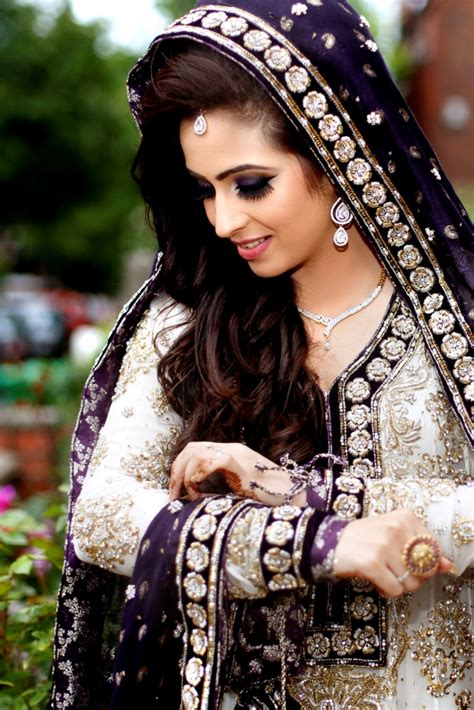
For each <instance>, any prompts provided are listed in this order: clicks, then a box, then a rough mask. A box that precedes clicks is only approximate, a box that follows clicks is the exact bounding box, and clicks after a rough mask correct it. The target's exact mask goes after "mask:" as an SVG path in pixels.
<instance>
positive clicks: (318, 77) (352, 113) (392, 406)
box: [53, 0, 474, 709]
mask: <svg viewBox="0 0 474 710" xmlns="http://www.w3.org/2000/svg"><path fill="white" fill-rule="evenodd" d="M129 87H130V101H131V105H132V111H133V113H134V116H135V118H136V120H137V122H138V124H139V126H140V129H141V132H142V143H141V147H140V150H139V153H138V156H137V161H136V175H137V178H138V180H139V182H140V184H141V187H142V191H143V194H144V197H145V200H146V202H147V203H148V205H149V207H150V211H151V216H152V219H153V221H154V225H155V228H156V232H157V235H158V237H159V240H160V247H161V249H162V256H161V257H160V258H159V259H158V260H157V264H156V268H155V270H154V272H153V274H152V276H151V278H150V279H149V280H148V281H147V282H146V284H145V285H144V287H143V288H142V290H141V291H140V292H139V293H138V294H137V296H136V297H135V298H134V299H133V300H132V302H131V303H130V304H129V305H128V306H127V308H126V309H125V312H124V313H123V314H122V316H121V317H120V319H119V322H118V324H117V327H116V329H115V331H114V333H113V334H112V336H111V339H110V341H109V345H108V347H107V349H106V350H105V352H104V354H103V355H102V357H101V358H100V359H99V362H98V363H97V365H96V367H95V370H94V372H93V373H92V375H91V378H90V380H89V382H88V385H87V386H86V391H85V396H84V401H83V407H82V413H81V417H80V419H79V424H78V428H77V431H76V437H75V442H74V450H73V489H72V496H71V514H73V518H72V525H71V532H70V534H69V536H68V543H67V550H66V556H67V557H66V563H65V570H64V583H63V586H62V589H61V592H60V606H59V614H58V625H57V638H56V652H55V687H54V691H53V707H55V708H56V707H57V708H65V707H101V706H106V705H107V704H108V703H109V702H110V703H111V707H114V708H129V707H131V705H132V703H134V702H141V704H142V706H143V707H170V708H171V707H179V706H180V703H181V704H182V706H183V707H185V708H201V707H202V708H205V707H209V708H213V707H215V708H217V707H224V708H231V707H237V708H251V707H255V708H284V707H287V708H290V707H296V708H298V707H300V708H305V709H309V708H324V707H334V708H339V707H340V708H355V707H357V708H384V709H385V708H398V707H411V708H418V707H427V708H442V709H444V708H455V707H460V708H463V707H465V708H467V707H469V706H470V702H471V695H470V690H469V679H468V677H467V674H468V671H469V668H470V663H471V661H470V654H471V650H470V646H469V635H468V631H467V628H468V620H469V616H468V607H467V603H466V602H467V599H468V596H467V595H468V573H467V572H465V571H466V570H467V568H468V567H469V564H470V563H471V561H472V552H471V553H470V552H469V547H468V543H469V542H470V541H471V542H472V527H470V526H472V520H470V518H469V516H470V515H472V512H471V505H470V499H469V488H468V485H467V484H468V478H469V459H470V457H469V443H468V442H469V437H472V425H471V420H470V403H471V401H472V387H473V385H472V381H473V377H474V372H473V371H474V365H473V361H472V358H471V357H470V356H469V354H468V345H469V338H470V330H469V325H468V317H469V314H471V315H472V311H471V310H470V309H471V308H472V296H471V293H472V283H470V282H469V271H468V247H469V238H470V234H471V232H470V227H469V223H468V219H467V215H466V213H465V211H464V210H463V208H462V207H461V206H460V204H459V202H458V201H457V199H456V197H455V196H454V194H453V192H452V189H451V187H450V185H449V183H448V181H447V180H446V178H445V177H444V175H443V174H442V172H441V168H440V167H439V166H438V165H437V163H436V159H435V158H434V156H433V154H432V152H431V150H430V148H429V146H428V144H427V143H426V140H425V139H424V137H423V135H422V134H421V132H420V130H419V128H418V127H417V125H416V123H415V122H414V120H413V118H412V116H411V114H410V113H409V111H408V109H407V107H406V106H405V104H404V102H403V100H402V98H401V97H400V95H399V93H398V91H397V90H396V88H395V87H394V85H393V83H392V81H391V79H390V78H389V76H388V74H387V70H386V68H385V66H384V64H383V61H382V59H381V58H380V56H379V54H378V51H377V47H376V45H375V43H374V41H373V39H372V38H371V37H370V34H369V32H368V29H367V22H366V21H365V20H364V18H361V17H359V16H358V15H357V14H356V13H355V11H354V10H353V9H352V8H351V6H350V5H349V4H347V3H345V2H329V0H326V2H320V1H319V0H318V1H317V2H316V1H313V2H310V1H309V0H308V2H306V3H296V4H293V3H287V2H268V1H266V2H261V1H260V2H258V3H257V2H238V3H234V4H233V5H232V6H230V5H225V4H221V3H218V4H214V5H212V6H207V5H205V4H204V3H198V4H197V7H196V9H195V10H194V11H192V12H190V13H188V15H186V16H185V17H184V18H182V19H181V20H178V21H176V22H175V23H174V24H173V25H171V27H170V28H168V29H167V30H166V31H165V32H164V33H163V34H162V35H160V36H159V37H158V38H157V39H156V40H155V42H154V43H153V44H152V47H151V48H150V51H149V53H148V54H147V55H146V57H145V58H144V59H143V60H142V61H141V62H139V64H138V65H137V67H135V69H134V70H133V71H132V73H131V75H130V78H129ZM157 368H158V377H157V374H156V369H157ZM112 395H113V396H112ZM171 460H172V461H173V465H172V467H171V470H170V467H169V462H170V461H171ZM81 488H82V491H81ZM168 489H169V490H168ZM79 494H80V495H79ZM78 496H79V499H78ZM77 499H78V500H77ZM170 500H171V502H170ZM440 545H441V546H442V548H443V553H442V552H441V548H440ZM453 562H454V565H455V566H453V564H452V563H453ZM133 569H134V572H133V578H132V581H131V584H128V581H129V580H128V579H127V577H128V576H130V575H131V574H132V570H133ZM447 573H449V575H448V576H446V574H447ZM120 580H123V583H121V581H120ZM125 587H126V588H125ZM124 599H125V600H126V605H125V612H124V616H123V619H121V607H122V606H123V602H124ZM120 625H122V630H121V631H120V633H119V630H120ZM118 639H119V643H118V646H117V641H118ZM110 696H112V699H111V700H110Z"/></svg>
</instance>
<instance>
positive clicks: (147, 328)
mask: <svg viewBox="0 0 474 710" xmlns="http://www.w3.org/2000/svg"><path fill="white" fill-rule="evenodd" d="M152 322H153V316H152V313H151V311H147V313H145V315H144V316H143V318H142V320H141V321H140V323H139V325H138V326H137V328H136V330H135V332H134V334H133V335H132V337H131V338H130V340H129V341H128V343H127V351H126V353H125V355H124V358H123V361H122V366H121V368H120V376H119V379H118V382H117V386H116V388H115V392H114V395H113V399H116V398H117V397H120V396H121V395H123V394H124V392H125V391H126V389H127V387H128V385H129V384H130V383H131V382H133V381H134V380H135V379H136V378H137V377H138V375H139V374H144V373H147V372H150V370H151V369H153V368H155V367H156V366H157V364H158V355H157V353H156V351H155V348H154V346H153V338H152Z"/></svg>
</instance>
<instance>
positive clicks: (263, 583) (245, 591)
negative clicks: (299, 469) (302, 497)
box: [225, 471, 365, 599]
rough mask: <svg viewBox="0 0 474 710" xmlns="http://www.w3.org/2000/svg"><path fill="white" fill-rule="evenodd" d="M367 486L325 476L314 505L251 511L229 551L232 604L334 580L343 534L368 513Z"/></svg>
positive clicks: (233, 532) (312, 497)
mask: <svg viewBox="0 0 474 710" xmlns="http://www.w3.org/2000/svg"><path fill="white" fill-rule="evenodd" d="M364 495H365V486H364V482H363V480H362V479H361V478H360V477H358V476H355V475H348V474H343V475H342V476H340V475H334V474H333V472H332V471H325V472H324V475H322V476H321V480H320V482H319V484H318V485H317V487H316V488H313V487H311V489H308V500H309V501H310V503H311V504H310V505H308V506H307V507H305V508H300V507H297V506H292V505H281V506H275V507H268V506H258V507H250V508H249V509H248V510H247V511H244V512H243V514H241V515H240V516H239V517H238V518H237V519H236V521H235V522H234V523H233V525H232V528H231V529H230V532H229V536H228V540H227V547H226V557H225V561H226V574H227V587H228V593H229V596H230V598H231V599H257V598H262V597H265V596H266V595H267V594H268V593H269V592H276V591H288V590H291V589H295V588H297V587H304V586H307V585H308V584H309V583H313V582H317V581H322V580H332V578H333V577H332V573H333V566H334V551H335V548H336V546H337V543H338V542H339V538H340V536H341V533H342V531H343V530H344V528H345V527H346V525H348V523H349V522H351V520H353V519H355V518H356V517H358V516H359V515H360V513H361V512H362V508H363V500H364Z"/></svg>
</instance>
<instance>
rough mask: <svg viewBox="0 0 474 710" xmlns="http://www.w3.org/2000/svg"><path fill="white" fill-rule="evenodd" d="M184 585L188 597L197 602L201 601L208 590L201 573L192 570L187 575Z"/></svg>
mask: <svg viewBox="0 0 474 710" xmlns="http://www.w3.org/2000/svg"><path fill="white" fill-rule="evenodd" d="M183 586H184V588H185V590H186V594H187V595H188V597H189V598H190V599H192V600H193V601H195V602H198V601H200V600H201V599H202V598H203V597H204V596H205V595H206V592H207V584H206V582H205V580H204V577H202V576H201V575H200V574H196V573H195V572H190V573H189V574H187V575H186V577H185V578H184V582H183Z"/></svg>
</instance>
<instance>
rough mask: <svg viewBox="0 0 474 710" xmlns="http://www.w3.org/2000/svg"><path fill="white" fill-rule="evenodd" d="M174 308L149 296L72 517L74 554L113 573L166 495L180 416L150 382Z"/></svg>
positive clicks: (123, 569) (129, 558) (129, 565)
mask: <svg viewBox="0 0 474 710" xmlns="http://www.w3.org/2000/svg"><path fill="white" fill-rule="evenodd" d="M173 309H174V310H173ZM177 309H178V307H177V306H176V304H174V306H173V304H172V303H171V304H170V303H169V301H168V302H166V301H165V300H164V299H163V298H159V299H158V298H157V299H155V301H153V302H152V304H151V307H150V309H149V311H148V312H147V313H146V314H145V316H144V317H143V319H142V320H141V322H140V324H139V325H138V327H137V329H136V331H135V333H134V335H133V336H132V338H131V339H130V341H129V343H128V346H127V351H126V354H125V356H124V359H123V361H122V366H121V369H120V375H119V378H118V381H117V385H116V388H115V392H114V395H113V398H112V403H111V406H110V409H109V413H108V416H107V420H106V422H105V424H104V426H103V428H102V430H101V432H100V435H99V438H98V441H97V445H96V448H95V450H94V453H93V456H92V459H91V463H90V466H89V471H88V474H87V477H86V479H85V481H84V485H83V489H82V492H81V494H80V496H79V499H78V501H77V504H76V508H75V512H74V516H73V521H72V535H73V540H74V547H75V551H76V554H77V556H78V557H79V559H81V560H82V561H84V562H89V563H90V564H96V565H99V566H100V567H103V568H105V569H107V570H110V571H112V572H115V573H117V574H122V575H127V576H130V575H131V574H132V570H133V566H134V563H135V559H136V555H137V549H138V545H139V542H140V540H141V538H142V537H143V534H144V532H145V530H146V529H147V527H148V525H149V524H150V522H151V520H152V519H153V518H154V517H155V516H156V515H157V513H158V512H159V511H160V510H161V508H162V507H163V506H164V505H165V504H166V503H167V502H168V501H169V497H168V475H169V466H170V454H171V451H172V448H173V445H174V442H175V440H176V437H177V434H178V432H179V430H180V427H181V420H180V417H179V416H178V415H177V414H176V413H175V412H174V411H173V410H172V409H171V408H170V406H169V404H168V403H167V400H166V399H165V397H164V394H163V392H162V390H161V388H160V386H159V383H158V379H157V373H156V367H157V364H158V359H159V354H158V352H157V350H156V347H155V340H156V337H157V334H161V342H160V343H159V346H160V347H161V348H162V349H165V348H166V346H167V343H166V342H165V341H164V340H163V337H168V339H169V338H171V337H176V334H177V333H178V332H179V330H180V327H182V326H180V315H179V313H177ZM182 320H183V319H182V318H181V321H182ZM168 325H169V326H173V328H170V329H168V330H167V328H168ZM163 333H165V334H166V333H168V335H164V336H163V335H162V334H163ZM168 344H169V343H168Z"/></svg>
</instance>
